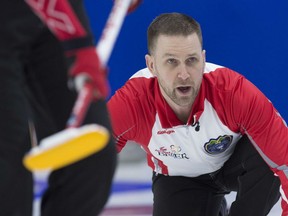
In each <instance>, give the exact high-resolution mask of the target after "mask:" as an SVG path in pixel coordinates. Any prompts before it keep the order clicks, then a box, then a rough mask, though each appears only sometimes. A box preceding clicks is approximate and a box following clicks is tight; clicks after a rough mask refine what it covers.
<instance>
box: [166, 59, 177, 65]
mask: <svg viewBox="0 0 288 216" xmlns="http://www.w3.org/2000/svg"><path fill="white" fill-rule="evenodd" d="M167 63H168V64H176V63H177V61H176V59H168V60H167Z"/></svg>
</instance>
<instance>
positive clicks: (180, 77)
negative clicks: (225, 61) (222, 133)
mask: <svg viewBox="0 0 288 216" xmlns="http://www.w3.org/2000/svg"><path fill="white" fill-rule="evenodd" d="M145 58H146V64H147V67H148V68H149V70H150V71H151V72H152V73H153V74H154V75H155V76H156V77H157V78H158V82H159V85H160V90H161V93H162V95H163V97H164V98H165V100H166V101H167V102H168V104H169V105H170V106H172V108H173V107H174V108H191V106H192V104H193V102H194V100H195V98H196V96H197V94H198V92H199V88H200V85H201V82H202V77H203V71H204V65H205V51H204V50H202V46H201V44H200V41H199V39H198V36H197V34H195V33H193V34H191V35H189V36H167V35H160V36H159V37H158V39H157V41H156V43H155V47H154V50H153V53H152V54H151V56H150V55H146V56H145Z"/></svg>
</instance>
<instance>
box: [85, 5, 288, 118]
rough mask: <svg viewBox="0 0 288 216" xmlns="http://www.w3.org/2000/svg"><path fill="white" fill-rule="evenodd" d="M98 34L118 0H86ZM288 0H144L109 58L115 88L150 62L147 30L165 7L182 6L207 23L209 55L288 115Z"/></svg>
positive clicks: (169, 9)
mask: <svg viewBox="0 0 288 216" xmlns="http://www.w3.org/2000/svg"><path fill="white" fill-rule="evenodd" d="M85 4H86V6H87V7H86V8H87V12H88V15H89V19H90V23H91V25H92V28H93V33H94V35H95V40H96V41H97V40H98V39H99V37H100V34H101V31H102V29H103V27H104V24H105V21H106V19H107V17H108V14H109V12H110V9H111V7H112V5H113V0H85ZM287 11H288V1H287V0H276V1H269V0H237V1H233V0H143V1H142V4H141V5H140V6H139V7H138V8H137V10H136V11H134V12H133V13H131V14H129V15H128V16H127V17H126V19H125V21H124V25H123V27H122V29H121V32H120V35H119V37H118V39H117V42H116V44H115V48H114V50H113V53H112V56H111V58H110V61H109V63H108V66H109V79H110V83H111V88H112V94H113V93H114V91H115V90H117V89H118V88H120V87H121V86H122V85H123V84H124V83H125V81H126V80H127V79H128V78H129V77H130V76H131V75H132V74H133V73H135V72H136V71H137V70H139V69H141V68H143V67H145V59H144V55H145V54H146V53H147V49H146V30H147V27H148V25H149V23H150V22H151V21H152V20H153V19H154V18H155V17H156V16H157V15H159V14H160V13H166V12H182V13H186V14H188V15H190V16H192V17H194V18H195V19H196V20H198V22H199V23H200V24H201V26H202V31H203V38H204V49H205V50H206V53H207V61H209V62H213V63H216V64H220V65H223V66H227V67H230V68H231V69H234V70H236V71H237V72H240V73H241V74H243V75H245V76H246V77H247V78H248V79H249V80H250V81H252V82H253V83H254V84H255V85H256V86H257V87H258V88H259V89H261V90H262V91H263V92H264V94H265V95H266V96H267V97H268V98H269V99H270V100H271V101H272V102H273V104H274V106H275V107H276V108H277V109H278V111H279V112H280V113H281V115H282V117H283V118H284V119H285V120H286V122H287V121H288V90H287V86H288V85H287V82H288V72H287V71H286V70H287V69H286V68H287V66H288V13H287Z"/></svg>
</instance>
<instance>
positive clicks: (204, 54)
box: [202, 50, 206, 64]
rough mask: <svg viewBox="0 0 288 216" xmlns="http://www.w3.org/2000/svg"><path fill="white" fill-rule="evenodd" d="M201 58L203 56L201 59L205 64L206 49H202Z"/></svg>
mask: <svg viewBox="0 0 288 216" xmlns="http://www.w3.org/2000/svg"><path fill="white" fill-rule="evenodd" d="M202 58H203V61H204V64H205V62H206V50H202Z"/></svg>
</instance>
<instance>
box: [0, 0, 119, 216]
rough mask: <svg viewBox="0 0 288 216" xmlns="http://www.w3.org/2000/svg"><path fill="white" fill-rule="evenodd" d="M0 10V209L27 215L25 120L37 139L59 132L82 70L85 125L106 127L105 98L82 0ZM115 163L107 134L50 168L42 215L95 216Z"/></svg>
mask: <svg viewBox="0 0 288 216" xmlns="http://www.w3.org/2000/svg"><path fill="white" fill-rule="evenodd" d="M27 3H28V4H27ZM30 6H31V7H32V9H33V10H31V7H30ZM0 8H1V9H0V10H1V30H0V71H1V79H0V93H1V96H0V119H1V123H0V176H1V177H0V194H1V196H0V211H1V215H7V216H20V215H21V216H31V215H32V211H33V210H32V205H33V177H32V173H31V172H29V171H28V170H27V169H25V168H24V166H23V163H22V159H23V156H24V155H25V153H26V152H28V151H29V150H30V149H31V142H32V140H31V138H30V135H31V134H30V133H29V126H28V125H29V124H30V126H31V125H32V128H34V129H35V132H36V136H37V139H38V141H40V140H41V139H43V138H45V137H47V136H49V135H52V134H54V133H56V132H58V131H62V130H63V129H65V127H66V123H67V120H68V118H69V116H70V113H71V111H72V107H73V105H74V102H75V100H76V96H77V91H76V90H75V89H74V90H71V89H69V88H68V85H67V82H68V80H74V78H75V77H77V76H78V75H81V74H83V73H84V74H85V75H86V76H87V78H88V79H89V82H91V83H92V84H93V87H94V90H95V97H94V99H93V102H92V103H91V105H90V107H89V109H88V112H87V115H86V117H85V118H84V121H83V125H85V124H90V123H97V124H99V125H102V126H104V127H106V128H107V129H108V130H109V131H111V126H110V121H109V118H108V113H107V108H106V101H105V100H106V97H107V96H108V94H109V86H108V82H107V77H106V73H105V68H101V65H100V63H99V59H98V55H97V53H96V51H95V43H94V41H93V37H92V35H91V31H90V27H89V23H88V20H87V19H86V13H85V11H84V7H83V5H82V1H78V0H71V1H67V0H56V1H52V0H51V1H50V0H47V1H36V0H27V1H26V2H25V1H23V0H9V1H1V3H0ZM33 11H34V12H35V13H34V12H33ZM36 14H37V15H38V16H37V15H36ZM39 17H40V18H41V19H40V18H39ZM68 59H69V60H68ZM68 62H69V63H68ZM70 63H71V64H70ZM70 66H71V67H70ZM63 157H65V155H63ZM115 166H116V150H115V142H114V141H113V139H110V140H109V142H108V144H107V145H106V146H105V148H104V149H103V150H101V151H100V152H98V153H96V154H92V155H91V156H89V157H87V158H85V159H83V160H81V161H78V162H76V163H74V164H71V165H69V166H67V167H64V168H62V169H59V170H56V171H54V172H52V173H51V174H50V176H49V182H48V189H47V190H46V191H45V193H44V195H43V197H42V203H41V216H64V215H67V216H83V215H85V216H95V215H98V214H99V213H100V212H101V210H102V209H103V207H104V205H105V203H106V201H107V199H108V197H109V194H110V188H111V184H112V178H113V175H114V170H115Z"/></svg>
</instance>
